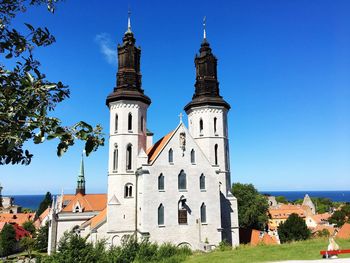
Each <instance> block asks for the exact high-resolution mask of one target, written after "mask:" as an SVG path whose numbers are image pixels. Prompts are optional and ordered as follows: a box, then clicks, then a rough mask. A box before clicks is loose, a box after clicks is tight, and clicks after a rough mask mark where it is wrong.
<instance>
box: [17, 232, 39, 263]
mask: <svg viewBox="0 0 350 263" xmlns="http://www.w3.org/2000/svg"><path fill="white" fill-rule="evenodd" d="M34 244H35V241H34V239H33V238H31V237H24V238H22V239H21V241H20V242H19V245H20V247H21V248H22V249H23V250H25V251H26V252H27V254H28V257H29V258H30V259H31V258H32V253H33V249H34Z"/></svg>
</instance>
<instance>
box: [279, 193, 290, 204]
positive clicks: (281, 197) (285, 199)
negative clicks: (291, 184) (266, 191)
mask: <svg viewBox="0 0 350 263" xmlns="http://www.w3.org/2000/svg"><path fill="white" fill-rule="evenodd" d="M276 201H277V203H283V204H288V200H287V198H286V197H285V196H282V195H281V196H276Z"/></svg>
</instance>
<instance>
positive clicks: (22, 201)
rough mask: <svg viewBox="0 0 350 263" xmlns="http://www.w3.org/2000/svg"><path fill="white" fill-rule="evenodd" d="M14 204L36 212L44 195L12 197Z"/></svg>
mask: <svg viewBox="0 0 350 263" xmlns="http://www.w3.org/2000/svg"><path fill="white" fill-rule="evenodd" d="M12 197H13V198H14V203H15V204H16V205H19V206H22V207H23V208H30V209H32V210H37V209H38V208H39V205H40V203H41V201H43V200H44V197H45V195H13V196H12Z"/></svg>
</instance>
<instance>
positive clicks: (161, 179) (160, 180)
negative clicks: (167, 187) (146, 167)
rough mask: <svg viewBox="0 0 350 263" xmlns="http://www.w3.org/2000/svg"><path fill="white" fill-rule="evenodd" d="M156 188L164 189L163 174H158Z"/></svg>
mask: <svg viewBox="0 0 350 263" xmlns="http://www.w3.org/2000/svg"><path fill="white" fill-rule="evenodd" d="M158 190H164V175H163V174H160V175H159V176H158Z"/></svg>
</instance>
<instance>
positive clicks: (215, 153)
mask: <svg viewBox="0 0 350 263" xmlns="http://www.w3.org/2000/svg"><path fill="white" fill-rule="evenodd" d="M214 155H215V156H214V157H215V165H218V145H217V144H215V146H214Z"/></svg>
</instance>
